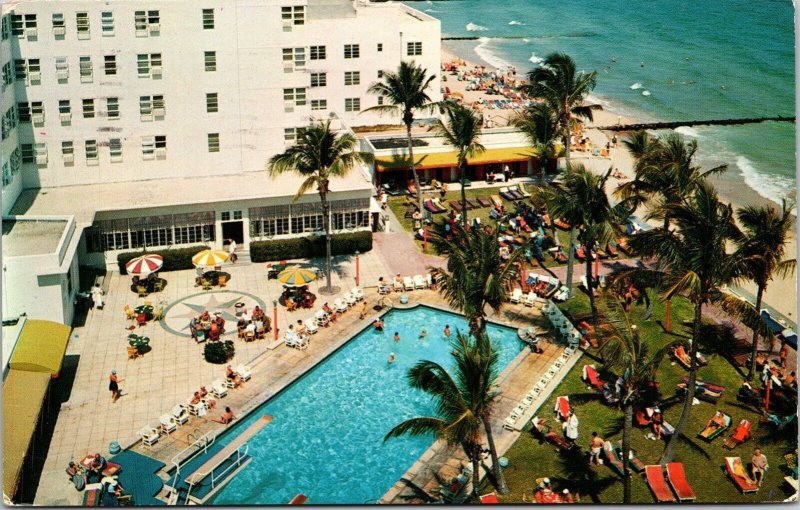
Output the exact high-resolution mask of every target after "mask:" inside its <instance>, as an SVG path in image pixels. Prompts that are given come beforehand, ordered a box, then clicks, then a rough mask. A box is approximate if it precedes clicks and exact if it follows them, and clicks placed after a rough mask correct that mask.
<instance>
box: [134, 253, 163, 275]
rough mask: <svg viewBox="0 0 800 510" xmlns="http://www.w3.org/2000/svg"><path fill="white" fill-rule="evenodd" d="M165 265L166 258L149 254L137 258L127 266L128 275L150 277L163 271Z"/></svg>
mask: <svg viewBox="0 0 800 510" xmlns="http://www.w3.org/2000/svg"><path fill="white" fill-rule="evenodd" d="M163 265H164V257H162V256H161V255H155V254H148V255H142V256H141V257H136V258H134V259H131V260H130V261H128V263H127V264H125V270H126V271H127V272H128V274H136V275H148V274H150V273H154V272H156V271H158V270H159V269H161V266H163Z"/></svg>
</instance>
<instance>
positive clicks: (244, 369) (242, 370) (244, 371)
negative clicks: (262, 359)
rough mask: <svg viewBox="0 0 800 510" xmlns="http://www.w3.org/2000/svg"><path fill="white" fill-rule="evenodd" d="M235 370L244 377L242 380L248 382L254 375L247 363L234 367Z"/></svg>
mask: <svg viewBox="0 0 800 510" xmlns="http://www.w3.org/2000/svg"><path fill="white" fill-rule="evenodd" d="M234 370H236V372H238V374H239V377H241V378H242V381H245V382H247V381H249V380H250V379H251V378H252V377H253V374H252V373H251V372H250V367H248V366H247V365H239V366H237V367H236V368H234Z"/></svg>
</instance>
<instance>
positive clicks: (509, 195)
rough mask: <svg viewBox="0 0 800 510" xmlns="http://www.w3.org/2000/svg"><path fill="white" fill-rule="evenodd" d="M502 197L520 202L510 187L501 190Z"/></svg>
mask: <svg viewBox="0 0 800 510" xmlns="http://www.w3.org/2000/svg"><path fill="white" fill-rule="evenodd" d="M500 196H501V197H503V198H505V199H506V200H510V201H512V202H514V201H516V200H519V198H517V197H516V196H515V195H514V194H513V193H511V190H510V189H509V188H508V186H506V187H504V188H500Z"/></svg>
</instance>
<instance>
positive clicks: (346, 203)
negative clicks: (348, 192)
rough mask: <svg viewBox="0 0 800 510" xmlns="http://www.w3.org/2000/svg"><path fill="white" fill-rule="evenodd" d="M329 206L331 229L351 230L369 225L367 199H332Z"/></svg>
mask: <svg viewBox="0 0 800 510" xmlns="http://www.w3.org/2000/svg"><path fill="white" fill-rule="evenodd" d="M330 206H331V227H332V229H333V230H353V229H356V228H359V227H362V228H363V227H368V226H369V199H356V200H334V201H332V202H330Z"/></svg>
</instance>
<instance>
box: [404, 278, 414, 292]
mask: <svg viewBox="0 0 800 510" xmlns="http://www.w3.org/2000/svg"><path fill="white" fill-rule="evenodd" d="M403 290H414V280H413V279H411V277H410V276H404V277H403Z"/></svg>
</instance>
